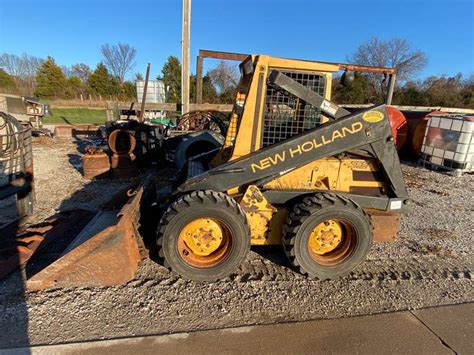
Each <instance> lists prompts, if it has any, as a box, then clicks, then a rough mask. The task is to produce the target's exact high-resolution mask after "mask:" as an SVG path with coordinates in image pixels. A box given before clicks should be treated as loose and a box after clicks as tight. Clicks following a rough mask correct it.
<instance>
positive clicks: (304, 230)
mask: <svg viewBox="0 0 474 355" xmlns="http://www.w3.org/2000/svg"><path fill="white" fill-rule="evenodd" d="M372 239H373V235H372V225H371V223H370V218H369V217H368V216H367V214H366V213H365V212H364V211H363V210H362V209H361V208H360V207H359V206H358V205H357V204H355V203H354V202H353V201H351V200H349V199H347V198H345V197H343V196H340V195H336V194H317V195H315V196H311V197H306V198H305V199H304V200H303V201H302V202H301V203H299V204H297V205H295V207H294V208H293V210H292V212H290V213H289V214H288V216H287V219H286V223H285V225H284V227H283V245H284V249H285V253H286V255H287V257H288V259H289V260H290V262H291V263H292V264H293V266H295V267H296V268H298V269H299V270H300V271H301V272H302V273H305V274H308V275H309V276H310V277H314V278H318V279H323V280H326V279H335V278H338V277H341V276H344V275H346V274H348V273H349V272H351V271H352V270H354V269H355V268H356V267H357V266H358V265H359V264H360V263H361V262H362V261H363V260H365V258H366V256H367V254H368V252H369V250H370V247H371V245H372Z"/></svg>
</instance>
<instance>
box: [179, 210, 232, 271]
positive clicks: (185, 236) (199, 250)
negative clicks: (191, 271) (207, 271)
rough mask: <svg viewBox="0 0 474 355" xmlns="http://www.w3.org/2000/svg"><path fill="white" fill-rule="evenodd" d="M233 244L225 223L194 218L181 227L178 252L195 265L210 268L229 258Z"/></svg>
mask: <svg viewBox="0 0 474 355" xmlns="http://www.w3.org/2000/svg"><path fill="white" fill-rule="evenodd" d="M231 244H232V238H231V233H230V230H229V228H228V227H227V226H226V225H225V224H224V223H222V222H221V221H219V220H217V219H214V218H210V217H203V218H198V219H195V220H192V221H191V222H189V223H188V224H186V225H185V226H184V227H183V228H182V229H181V232H180V233H179V236H178V253H179V255H180V256H181V258H182V259H183V260H184V261H185V262H186V263H187V264H189V265H191V266H193V267H196V268H210V267H214V266H216V265H218V264H220V263H221V262H223V261H224V260H225V259H226V258H227V256H228V254H229V251H230V247H231Z"/></svg>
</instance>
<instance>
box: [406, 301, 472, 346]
mask: <svg viewBox="0 0 474 355" xmlns="http://www.w3.org/2000/svg"><path fill="white" fill-rule="evenodd" d="M412 313H413V314H414V315H415V316H416V317H418V319H420V320H421V321H422V322H423V323H424V324H425V325H426V326H427V327H428V328H429V329H430V330H431V331H432V332H434V333H435V334H436V335H437V336H438V337H440V338H441V339H442V340H443V342H445V343H446V344H447V345H448V346H449V347H450V348H451V349H453V350H454V351H455V352H456V353H458V354H474V303H466V304H462V305H453V306H445V307H435V308H425V309H420V310H417V311H412Z"/></svg>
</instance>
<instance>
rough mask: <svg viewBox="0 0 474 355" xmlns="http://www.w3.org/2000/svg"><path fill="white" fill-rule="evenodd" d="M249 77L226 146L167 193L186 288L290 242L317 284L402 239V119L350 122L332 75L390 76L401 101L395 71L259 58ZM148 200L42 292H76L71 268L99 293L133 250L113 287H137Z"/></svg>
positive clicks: (199, 161)
mask: <svg viewBox="0 0 474 355" xmlns="http://www.w3.org/2000/svg"><path fill="white" fill-rule="evenodd" d="M240 70H241V74H242V77H241V81H240V84H239V86H238V89H237V96H236V101H235V104H234V109H233V112H232V115H231V120H230V122H229V126H228V128H227V133H226V137H225V141H224V144H223V146H222V147H221V148H220V149H217V150H213V151H210V152H208V153H203V154H200V155H198V156H195V157H191V158H190V159H189V160H188V161H187V163H186V164H185V166H184V167H183V169H182V170H181V175H180V177H179V178H178V179H177V180H176V182H175V185H174V186H173V188H172V189H171V190H170V191H168V192H167V193H164V192H161V193H159V194H158V197H157V199H156V201H157V203H158V204H159V205H160V206H161V207H162V210H161V213H160V215H159V216H155V218H161V220H160V222H159V224H158V228H157V232H156V243H157V246H158V252H159V257H160V259H161V261H162V263H163V264H164V265H165V266H167V267H168V268H170V269H171V270H172V271H174V272H176V273H177V274H179V275H181V276H182V277H184V278H187V279H192V280H197V281H213V280H218V279H221V278H224V277H226V276H228V275H229V274H231V273H233V272H234V271H235V270H236V269H237V268H238V266H239V265H240V264H241V263H242V262H243V261H244V260H245V258H246V256H247V253H248V252H249V250H250V246H251V245H278V244H280V245H282V247H283V248H284V251H285V253H286V255H287V256H288V259H289V261H290V262H291V263H292V264H293V265H294V267H295V268H297V269H298V270H300V271H301V272H303V273H305V274H308V275H309V276H311V277H317V278H321V279H331V278H337V277H340V276H343V275H346V274H347V273H349V272H350V271H351V270H353V269H354V268H355V267H357V265H358V264H359V263H360V262H362V261H363V260H364V259H365V257H366V255H367V253H368V252H369V249H370V247H371V245H372V243H373V242H374V241H390V240H393V239H394V238H395V236H396V233H397V231H398V227H399V219H400V214H402V213H406V212H408V211H409V204H410V201H409V197H408V194H407V190H406V186H405V183H404V180H403V176H402V171H401V168H400V162H399V160H398V155H397V151H396V148H395V145H394V143H393V141H394V137H393V132H392V128H391V125H390V115H391V114H390V112H393V110H387V107H386V105H379V106H374V107H371V108H369V109H366V110H363V111H360V112H355V113H350V112H348V111H346V110H345V109H343V108H341V107H339V106H337V105H335V104H334V103H332V102H331V101H330V96H331V83H332V75H333V73H335V72H338V71H340V70H346V71H348V73H349V72H350V71H357V70H358V71H369V72H377V73H383V74H386V75H388V76H389V77H390V78H391V80H390V82H389V90H388V91H389V96H391V94H392V93H393V87H394V78H395V71H394V70H393V69H390V68H375V67H362V66H353V65H347V64H335V63H322V62H312V61H303V60H293V59H283V58H274V57H269V56H265V55H252V56H249V57H248V58H247V59H246V60H245V61H243V62H242V63H241V64H240ZM140 191H142V190H140V188H139V190H138V192H137V195H135V196H133V197H131V198H130V200H129V201H128V202H127V203H126V204H125V211H122V214H121V215H120V214H119V217H117V219H116V220H114V221H113V222H114V223H116V224H112V225H109V226H108V227H107V228H108V231H109V232H108V233H98V234H96V235H92V236H88V237H85V238H84V240H86V241H85V242H84V243H82V244H80V245H78V246H77V247H76V248H73V249H71V251H70V252H69V253H68V254H65V255H64V256H63V258H62V259H63V261H61V259H60V260H58V261H57V262H56V263H54V264H52V265H51V266H50V267H48V268H46V269H45V270H44V271H42V272H40V273H39V274H38V275H36V276H35V277H34V278H33V279H34V280H32V281H36V285H39V286H38V288H41V286H43V287H49V286H51V285H56V286H62V285H70V284H71V283H67V282H61V280H62V279H61V273H62V270H66V271H68V272H69V274H68V275H69V279H70V280H79V281H80V282H79V284H81V285H87V284H92V285H97V284H98V283H100V281H95V282H93V281H92V280H93V279H94V278H95V277H96V275H95V273H96V271H97V273H99V272H102V271H103V270H107V269H106V268H105V269H104V267H103V266H104V265H101V263H106V264H107V265H108V270H109V272H117V273H120V270H118V269H117V268H115V267H114V265H115V263H118V262H119V260H118V259H119V258H121V257H122V254H123V249H124V248H125V246H126V245H128V247H127V248H129V250H131V249H133V250H135V251H134V252H133V253H132V254H133V255H134V256H133V257H129V255H131V254H130V253H126V254H127V258H128V259H127V260H132V262H131V263H132V267H131V268H125V269H126V270H127V272H126V275H122V276H124V277H122V278H120V280H118V279H116V280H112V281H110V280H108V281H107V282H106V283H107V284H110V283H113V282H123V281H125V280H126V279H130V278H131V277H132V276H131V275H132V274H133V272H134V270H135V269H136V267H137V265H138V262H137V260H139V257H138V252H137V251H136V250H138V249H139V248H134V247H132V248H131V249H130V243H131V244H132V245H133V243H139V240H140V236H139V235H138V232H137V227H138V225H139V224H140V223H147V222H146V221H145V222H143V221H142V222H140V221H139V219H138V217H137V216H136V215H133V214H135V213H138V211H139V210H140V208H141V209H142V210H143V209H146V208H148V206H149V203H147V204H145V203H144V201H142V199H141V195H140V194H141V192H140ZM149 200H150V199H147V201H149ZM127 206H128V207H127ZM140 206H141V207H140ZM115 212H117V211H115ZM124 216H126V218H124ZM104 218H105V217H104ZM117 220H118V223H117ZM106 224H107V223H106ZM117 228H118V229H119V231H117ZM91 230H94V231H95V229H93V228H91ZM124 231H126V232H124ZM119 232H120V233H121V234H120V233H119ZM117 233H119V234H117ZM117 235H119V237H117ZM120 235H122V236H123V235H126V236H130V235H132V237H131V238H127V240H128V241H129V242H130V243H122V242H121V238H120ZM114 236H115V237H114ZM112 238H115V239H114V240H115V242H111V241H110V240H112ZM76 244H78V243H76ZM101 245H102V246H107V247H109V248H112V249H110V250H113V248H114V247H115V248H116V249H115V250H117V251H119V252H117V253H116V255H117V257H115V258H113V257H112V255H113V254H108V255H109V256H108V257H107V258H103V259H102V260H101V257H100V253H101ZM86 252H91V253H89V254H87V253H86ZM71 255H73V256H74V259H71ZM84 255H88V257H89V261H87V262H85V259H83V258H84V257H85V256H84ZM123 258H125V257H123ZM125 259H126V258H125ZM64 260H66V262H65V261H64ZM68 260H69V261H71V262H70V263H68V262H67V261H68ZM81 260H82V263H81V265H82V266H86V265H89V270H85V269H80V270H79V271H80V272H81V273H82V274H83V275H87V277H86V279H84V277H82V278H80V277H79V278H75V277H74V275H73V271H74V270H73V269H74V264H75V263H80V262H81ZM122 261H123V260H121V261H120V262H122ZM61 262H62V263H63V264H65V265H69V266H68V268H61ZM45 272H47V274H46V275H47V277H46V278H45V277H44V275H45ZM97 275H99V274H97ZM101 275H102V276H101ZM99 276H100V277H99V278H102V279H104V277H103V274H102V273H101V274H100V275H99ZM87 278H88V280H89V281H88V280H87ZM63 279H64V278H63ZM39 280H40V281H41V282H39ZM45 280H46V281H45Z"/></svg>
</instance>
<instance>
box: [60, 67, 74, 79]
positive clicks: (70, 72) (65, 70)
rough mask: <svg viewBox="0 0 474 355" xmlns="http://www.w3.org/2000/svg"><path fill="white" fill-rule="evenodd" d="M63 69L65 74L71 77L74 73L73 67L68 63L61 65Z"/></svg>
mask: <svg viewBox="0 0 474 355" xmlns="http://www.w3.org/2000/svg"><path fill="white" fill-rule="evenodd" d="M61 71H62V72H63V74H64V76H65V77H66V78H67V79H69V78H70V77H71V76H73V74H72V67H68V66H67V65H61Z"/></svg>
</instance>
